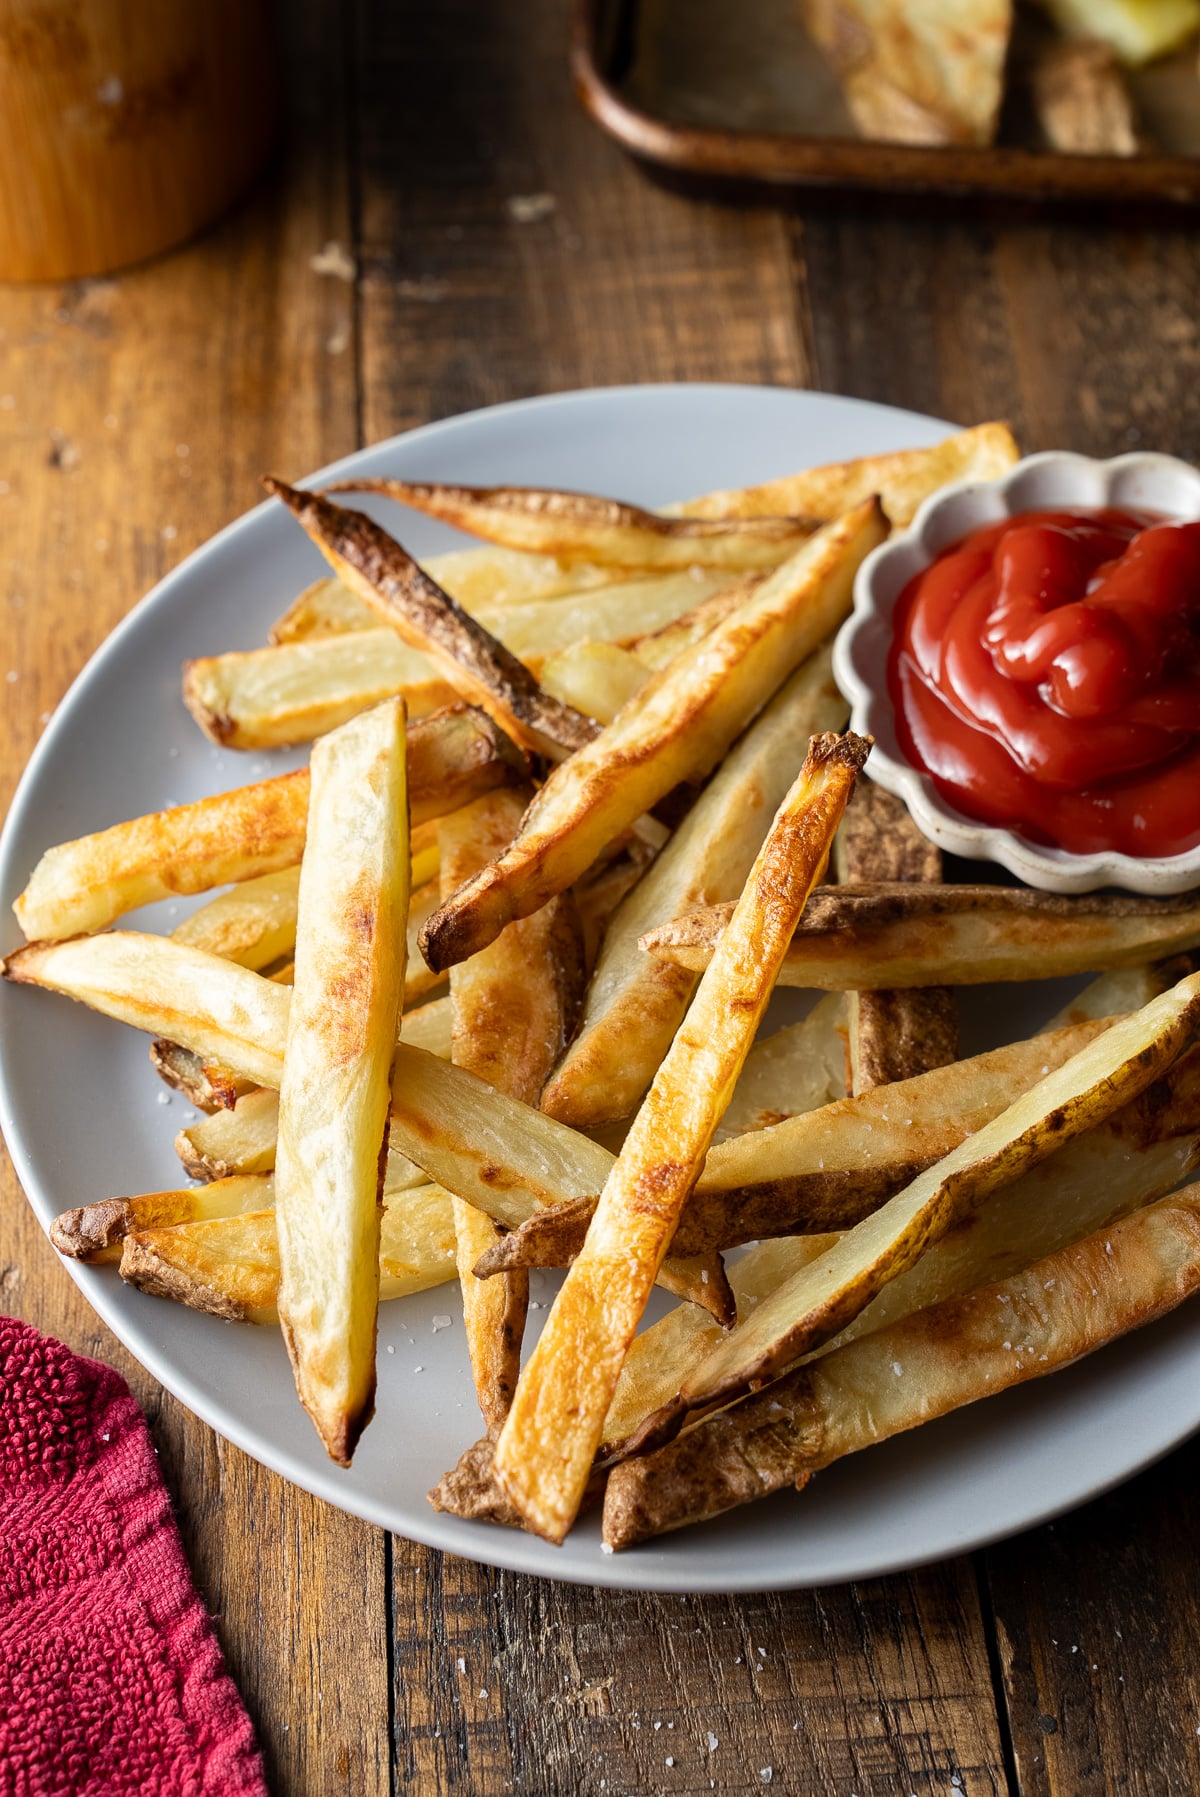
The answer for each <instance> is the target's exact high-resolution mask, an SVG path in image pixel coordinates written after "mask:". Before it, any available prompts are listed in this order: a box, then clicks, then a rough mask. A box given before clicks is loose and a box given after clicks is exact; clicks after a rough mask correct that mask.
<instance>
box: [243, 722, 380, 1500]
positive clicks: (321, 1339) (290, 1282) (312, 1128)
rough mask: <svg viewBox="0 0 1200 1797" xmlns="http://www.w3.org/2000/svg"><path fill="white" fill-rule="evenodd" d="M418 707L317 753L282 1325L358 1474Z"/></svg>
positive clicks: (348, 731) (355, 730) (325, 1422)
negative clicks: (411, 715) (410, 725)
mask: <svg viewBox="0 0 1200 1797" xmlns="http://www.w3.org/2000/svg"><path fill="white" fill-rule="evenodd" d="M405 771H406V754H405V730H404V706H403V703H402V702H401V701H400V700H398V699H392V700H389V701H388V702H387V703H386V704H384V705H380V706H378V707H377V708H376V709H375V710H374V711H370V712H364V713H363V715H362V716H361V717H359V718H355V719H354V720H353V721H352V722H351V723H349V724H343V725H342V727H341V729H340V730H335V731H333V732H332V733H331V734H330V735H329V736H326V737H323V738H322V740H321V741H320V742H319V743H318V744H317V746H316V748H315V749H314V751H313V759H312V798H311V801H310V804H309V814H308V835H307V842H306V846H305V855H304V861H303V863H302V865H301V869H300V904H299V913H298V917H297V923H296V980H295V985H294V987H293V990H292V1003H291V1010H290V1014H289V1017H288V1031H287V1044H286V1048H285V1051H284V1058H283V1081H282V1084H281V1087H280V1092H279V1138H278V1144H277V1148H276V1155H275V1185H276V1219H277V1224H278V1237H279V1300H278V1303H279V1320H280V1324H281V1326H282V1329H283V1337H284V1341H285V1342H286V1344H287V1350H288V1355H289V1357H290V1359H291V1362H292V1371H293V1374H294V1375H295V1380H296V1390H297V1392H298V1393H299V1396H300V1401H301V1403H302V1404H303V1405H304V1408H305V1409H306V1410H307V1411H308V1413H309V1415H310V1417H311V1418H312V1420H313V1423H314V1425H315V1426H316V1430H317V1433H318V1434H319V1436H320V1437H321V1440H322V1441H323V1442H324V1444H325V1448H326V1451H327V1452H328V1454H329V1456H330V1458H331V1459H333V1460H336V1461H337V1462H338V1464H339V1465H341V1466H348V1465H349V1463H350V1458H351V1455H352V1454H353V1452H354V1447H355V1443H356V1442H357V1440H358V1437H359V1435H360V1434H361V1433H362V1430H363V1429H364V1428H365V1426H366V1424H367V1422H368V1421H369V1419H370V1415H371V1411H372V1408H373V1405H374V1398H375V1317H376V1310H377V1307H378V1303H379V1210H378V1204H379V1199H380V1196H381V1193H382V1184H383V1158H384V1157H383V1145H384V1142H385V1138H386V1130H387V1114H388V1101H389V1089H390V1072H391V1058H392V1050H393V1047H394V1046H395V1042H396V1031H397V1025H398V1023H399V1020H400V1003H401V998H402V995H403V991H404V961H405V945H404V944H405V923H406V920H407V916H408V899H409V890H408V881H409V847H408V829H407V801H406V793H405Z"/></svg>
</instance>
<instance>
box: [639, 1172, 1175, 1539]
mask: <svg viewBox="0 0 1200 1797" xmlns="http://www.w3.org/2000/svg"><path fill="white" fill-rule="evenodd" d="M818 1264H819V1263H818ZM1198 1287H1200V1187H1197V1186H1190V1187H1188V1188H1187V1190H1185V1191H1183V1192H1177V1193H1175V1194H1174V1195H1173V1196H1171V1197H1167V1198H1161V1199H1159V1201H1158V1202H1157V1203H1155V1204H1152V1205H1149V1206H1148V1207H1146V1208H1145V1209H1143V1210H1139V1211H1135V1212H1134V1214H1133V1215H1132V1216H1130V1217H1128V1218H1126V1219H1125V1221H1124V1222H1120V1223H1117V1224H1114V1225H1113V1226H1112V1227H1111V1228H1107V1227H1106V1228H1102V1229H1100V1230H1099V1231H1097V1233H1095V1234H1094V1235H1090V1236H1088V1237H1086V1239H1085V1240H1083V1241H1082V1242H1077V1243H1075V1244H1074V1245H1073V1246H1071V1247H1067V1248H1063V1249H1060V1250H1059V1251H1058V1252H1057V1253H1054V1254H1051V1255H1048V1256H1047V1257H1046V1258H1044V1259H1042V1260H1039V1261H1036V1262H1035V1263H1034V1264H1033V1265H1032V1266H1031V1267H1029V1268H1028V1269H1027V1270H1026V1271H1025V1272H1023V1273H1017V1274H1013V1275H1012V1276H1010V1277H1009V1278H1007V1279H1005V1280H1003V1281H1001V1282H1000V1283H999V1284H996V1285H992V1286H988V1287H985V1288H983V1289H982V1290H980V1291H975V1292H971V1293H970V1294H969V1295H967V1296H965V1297H961V1298H954V1299H949V1300H947V1301H945V1302H944V1303H941V1304H938V1305H936V1306H934V1307H932V1308H931V1309H929V1310H923V1311H919V1312H918V1313H917V1314H916V1315H915V1316H913V1317H910V1318H908V1319H906V1320H905V1321H904V1322H901V1323H897V1324H896V1325H894V1326H893V1327H892V1328H889V1329H884V1330H881V1331H880V1332H878V1333H877V1334H874V1335H869V1336H866V1337H865V1338H864V1339H862V1340H860V1341H856V1342H854V1343H853V1344H851V1345H850V1346H847V1347H845V1348H842V1349H840V1350H839V1351H838V1352H836V1353H833V1354H830V1355H828V1356H826V1357H825V1358H824V1359H822V1360H819V1361H817V1362H815V1363H814V1364H812V1365H810V1366H806V1367H801V1368H799V1369H798V1370H797V1371H796V1372H794V1373H790V1374H788V1375H787V1376H786V1377H785V1378H783V1379H780V1380H777V1381H776V1382H775V1383H774V1384H771V1385H768V1386H767V1387H766V1388H765V1389H764V1390H762V1391H760V1392H758V1393H757V1394H756V1395H755V1396H753V1397H751V1398H747V1399H746V1400H745V1401H744V1402H742V1403H740V1404H737V1405H735V1406H734V1408H733V1409H731V1410H726V1411H723V1412H722V1413H721V1414H720V1415H719V1416H715V1417H710V1418H709V1419H708V1420H707V1421H705V1422H703V1423H701V1424H700V1425H699V1426H698V1427H696V1428H695V1429H692V1430H689V1431H688V1433H686V1434H685V1435H683V1436H682V1437H680V1439H679V1440H678V1441H675V1442H672V1443H670V1444H669V1445H668V1446H667V1447H665V1448H662V1449H660V1450H659V1452H657V1453H655V1454H651V1455H649V1456H648V1457H647V1458H645V1459H643V1460H631V1461H628V1462H626V1464H625V1465H624V1466H622V1467H619V1468H617V1469H616V1470H615V1471H614V1472H613V1473H612V1474H611V1475H610V1477H609V1481H608V1489H607V1494H606V1499H605V1507H604V1539H605V1542H606V1544H607V1545H608V1546H609V1547H610V1548H614V1549H615V1548H623V1547H630V1546H632V1545H633V1544H634V1543H635V1542H637V1541H641V1540H645V1539H646V1538H647V1537H648V1536H651V1535H657V1534H661V1533H662V1532H663V1531H664V1530H665V1529H674V1528H682V1527H683V1526H684V1525H685V1524H686V1523H689V1522H699V1521H701V1520H703V1519H704V1518H705V1517H709V1516H716V1515H719V1514H720V1513H721V1512H722V1511H725V1510H728V1509H731V1508H733V1507H734V1506H735V1505H737V1504H742V1503H748V1502H750V1501H752V1500H753V1499H754V1498H757V1497H764V1496H766V1495H768V1494H769V1493H770V1492H772V1491H778V1490H780V1489H781V1488H782V1487H784V1486H786V1485H789V1484H791V1485H794V1484H797V1483H803V1482H804V1481H806V1480H807V1478H808V1476H809V1475H810V1474H812V1473H814V1472H816V1471H818V1470H819V1469H820V1468H822V1467H825V1466H828V1465H830V1464H831V1463H832V1462H833V1461H834V1460H837V1459H840V1458H841V1457H842V1456H843V1455H845V1454H850V1453H854V1452H856V1451H857V1450H858V1449H860V1448H865V1447H869V1446H870V1445H871V1444H872V1443H873V1442H877V1441H883V1440H886V1439H887V1438H888V1437H890V1436H892V1435H896V1434H899V1433H900V1432H902V1431H903V1430H906V1429H911V1428H915V1427H916V1426H917V1425H918V1424H920V1423H924V1422H928V1421H930V1420H931V1419H932V1418H934V1417H937V1416H944V1415H945V1414H946V1413H947V1412H948V1411H951V1410H955V1409H957V1408H958V1407H959V1406H961V1405H963V1404H969V1403H973V1402H975V1401H976V1400H977V1399H979V1398H983V1397H987V1396H989V1395H991V1394H993V1393H995V1392H999V1391H1005V1390H1008V1389H1009V1388H1010V1387H1011V1386H1013V1385H1018V1384H1022V1383H1024V1382H1025V1381H1026V1380H1029V1379H1035V1378H1041V1377H1043V1376H1045V1375H1046V1374H1048V1373H1052V1372H1056V1371H1058V1370H1059V1369H1060V1368H1061V1367H1066V1366H1070V1365H1072V1364H1073V1363H1074V1362H1075V1361H1077V1360H1079V1359H1080V1358H1081V1357H1082V1356H1083V1355H1085V1354H1090V1353H1093V1352H1094V1351H1095V1350H1096V1349H1097V1348H1101V1347H1103V1346H1104V1345H1105V1344H1106V1343H1107V1342H1110V1341H1114V1340H1115V1339H1116V1338H1117V1337H1118V1336H1121V1335H1123V1334H1125V1333H1126V1332H1127V1331H1128V1330H1131V1329H1136V1328H1139V1327H1141V1326H1142V1325H1144V1324H1146V1323H1150V1322H1152V1321H1154V1319H1155V1318H1157V1317H1160V1316H1163V1315H1165V1314H1166V1312H1168V1311H1170V1310H1172V1309H1174V1308H1175V1306H1176V1305H1178V1304H1180V1303H1181V1302H1182V1301H1183V1300H1184V1299H1185V1298H1187V1297H1189V1296H1191V1295H1192V1294H1193V1293H1194V1292H1195V1291H1196V1290H1197V1288H1198Z"/></svg>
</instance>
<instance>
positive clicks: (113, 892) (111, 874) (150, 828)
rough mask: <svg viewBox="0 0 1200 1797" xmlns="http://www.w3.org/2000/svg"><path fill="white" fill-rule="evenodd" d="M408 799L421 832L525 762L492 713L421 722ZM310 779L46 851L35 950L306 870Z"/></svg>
mask: <svg viewBox="0 0 1200 1797" xmlns="http://www.w3.org/2000/svg"><path fill="white" fill-rule="evenodd" d="M408 756H409V768H408V796H409V807H410V812H411V818H412V822H413V823H414V824H420V823H424V822H426V821H427V820H428V819H431V818H435V817H440V816H442V815H443V814H444V813H445V812H447V811H453V810H455V809H456V808H457V807H458V806H459V805H465V804H467V803H468V802H469V800H471V799H473V798H477V797H478V796H479V794H480V793H481V792H490V791H491V789H492V788H493V787H495V786H500V785H503V784H504V783H505V782H506V781H507V780H508V779H510V778H511V777H512V774H513V772H514V770H516V769H518V768H522V763H521V757H520V756H519V754H518V753H517V751H516V750H515V749H514V748H513V746H512V744H511V743H510V742H509V741H508V739H507V737H505V736H504V735H502V734H501V733H500V732H499V731H497V729H496V727H495V725H494V724H492V722H491V720H490V719H488V718H486V717H485V716H484V715H483V714H482V712H479V711H474V710H472V709H470V708H469V707H465V706H459V707H455V708H454V709H452V710H450V711H442V712H438V713H436V714H435V715H434V716H433V717H429V718H420V719H418V720H417V722H416V723H415V724H414V725H413V727H412V729H411V730H410V731H409V735H408ZM308 789H309V774H308V769H307V768H300V769H298V770H297V771H296V772H295V773H292V774H280V775H277V776H276V777H275V778H274V779H272V780H263V781H260V782H259V783H258V784H257V785H254V786H242V787H239V788H237V789H236V790H235V791H233V792H227V793H220V794H218V795H217V796H216V797H215V798H211V799H200V800H197V802H196V803H195V804H191V805H177V806H176V807H175V808H174V809H173V810H171V811H155V812H151V813H150V815H149V816H147V817H138V818H133V819H131V820H130V822H128V823H124V824H115V825H113V827H112V828H111V829H109V830H101V831H99V832H98V833H97V834H96V835H94V836H82V837H79V838H78V839H77V840H76V841H74V842H64V843H60V844H59V845H58V846H57V847H55V848H52V849H47V851H46V853H45V854H44V855H43V856H42V858H41V860H40V861H39V862H38V864H37V866H36V868H35V869H34V871H33V873H32V875H31V876H30V880H29V884H28V886H26V888H25V890H24V892H23V893H22V894H21V895H20V897H19V898H18V899H17V901H16V903H15V905H14V906H13V910H14V911H15V912H16V915H17V922H18V923H19V924H20V925H21V928H22V929H23V930H24V932H25V934H26V936H28V937H29V938H30V940H31V941H51V940H59V939H61V938H62V937H64V936H74V935H78V934H79V933H80V932H82V931H84V930H102V929H105V928H107V926H108V925H109V924H110V923H112V922H113V921H114V920H115V919H116V918H118V917H120V916H121V914H122V913H123V912H125V911H132V910H134V909H135V908H136V907H137V906H139V905H148V904H153V903H154V902H155V900H157V899H163V898H170V897H173V896H178V895H180V894H188V893H193V892H205V891H208V890H210V889H211V888H212V887H214V886H225V885H228V884H230V883H231V882H236V881H242V880H249V879H253V878H255V877H256V876H257V875H259V874H265V873H275V872H278V871H279V870H280V869H282V868H285V867H295V866H296V865H297V863H298V862H299V860H300V857H301V855H302V854H303V852H304V832H305V827H306V821H307V817H308Z"/></svg>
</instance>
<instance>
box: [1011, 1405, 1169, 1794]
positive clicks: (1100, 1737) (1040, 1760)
mask: <svg viewBox="0 0 1200 1797" xmlns="http://www.w3.org/2000/svg"><path fill="white" fill-rule="evenodd" d="M1198 1529H1200V1443H1197V1442H1196V1441H1192V1442H1191V1443H1189V1444H1188V1446H1187V1447H1185V1448H1181V1449H1180V1450H1179V1451H1178V1452H1177V1453H1175V1454H1173V1455H1172V1456H1171V1457H1170V1459H1168V1460H1166V1461H1164V1462H1163V1464H1162V1465H1161V1466H1159V1467H1156V1468H1155V1469H1154V1471H1153V1472H1149V1473H1145V1474H1143V1476H1142V1477H1141V1478H1139V1479H1134V1480H1133V1481H1132V1482H1131V1483H1130V1484H1128V1485H1125V1486H1122V1487H1121V1488H1120V1489H1119V1490H1117V1491H1114V1492H1111V1493H1110V1494H1109V1495H1108V1496H1107V1497H1104V1498H1101V1499H1099V1500H1098V1501H1097V1502H1096V1503H1094V1504H1089V1505H1088V1506H1087V1508H1086V1509H1083V1510H1080V1511H1077V1512H1076V1513H1075V1514H1074V1515H1073V1516H1069V1517H1064V1518H1063V1519H1062V1520H1061V1521H1059V1522H1057V1523H1051V1524H1050V1525H1049V1527H1047V1528H1044V1529H1038V1530H1035V1531H1033V1532H1032V1533H1030V1534H1028V1535H1021V1536H1018V1537H1017V1539H1016V1540H1014V1541H1011V1542H1007V1543H1005V1544H1004V1545H1003V1546H1002V1547H998V1548H993V1549H992V1550H991V1551H990V1553H989V1554H988V1555H987V1563H988V1588H989V1593H990V1599H991V1603H992V1606H993V1608H994V1612H995V1618H996V1625H997V1638H998V1642H999V1650H1000V1653H999V1657H1000V1666H1001V1668H1002V1671H1003V1674H1004V1681H1005V1687H1006V1691H1007V1708H1008V1723H1009V1728H1010V1730H1011V1735H1012V1742H1013V1748H1014V1755H1015V1761H1016V1767H1017V1771H1018V1774H1019V1777H1020V1789H1021V1791H1022V1793H1023V1797H1075V1794H1076V1793H1078V1792H1085V1791H1086V1792H1089V1793H1090V1792H1096V1793H1104V1794H1105V1797H1110V1794H1111V1797H1115V1794H1116V1793H1117V1792H1121V1793H1136V1794H1137V1797H1149V1794H1150V1793H1151V1792H1155V1793H1157V1792H1161V1791H1195V1790H1197V1789H1200V1677H1198V1675H1197V1665H1196V1652H1195V1642H1196V1637H1197V1631H1198V1630H1200V1592H1198V1590H1197V1580H1196V1576H1195V1564H1196V1560H1195V1543H1196V1533H1197V1530H1198Z"/></svg>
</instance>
